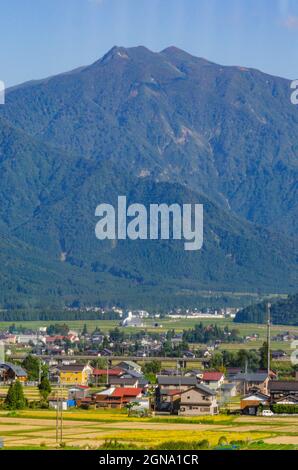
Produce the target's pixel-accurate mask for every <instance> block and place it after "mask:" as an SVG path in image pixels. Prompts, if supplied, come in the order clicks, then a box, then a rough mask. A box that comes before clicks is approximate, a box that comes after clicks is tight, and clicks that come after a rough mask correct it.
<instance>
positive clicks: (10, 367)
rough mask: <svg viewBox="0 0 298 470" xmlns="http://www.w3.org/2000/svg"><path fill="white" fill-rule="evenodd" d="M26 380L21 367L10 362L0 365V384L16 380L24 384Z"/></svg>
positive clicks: (26, 375)
mask: <svg viewBox="0 0 298 470" xmlns="http://www.w3.org/2000/svg"><path fill="white" fill-rule="evenodd" d="M27 379H28V374H27V372H26V371H25V369H23V368H22V367H21V366H18V365H16V364H11V363H10V362H3V363H0V382H5V383H11V382H15V381H16V380H18V381H19V382H22V383H24V382H26V381H27Z"/></svg>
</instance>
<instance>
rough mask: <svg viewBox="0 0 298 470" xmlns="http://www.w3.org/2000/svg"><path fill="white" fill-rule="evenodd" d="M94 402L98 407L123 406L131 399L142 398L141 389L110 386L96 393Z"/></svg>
mask: <svg viewBox="0 0 298 470" xmlns="http://www.w3.org/2000/svg"><path fill="white" fill-rule="evenodd" d="M94 398H95V403H96V406H98V407H104V408H123V407H124V406H125V405H127V403H129V402H131V401H138V399H141V398H142V389H141V388H136V387H111V388H108V389H107V390H103V391H102V392H99V393H96V395H95V397H94Z"/></svg>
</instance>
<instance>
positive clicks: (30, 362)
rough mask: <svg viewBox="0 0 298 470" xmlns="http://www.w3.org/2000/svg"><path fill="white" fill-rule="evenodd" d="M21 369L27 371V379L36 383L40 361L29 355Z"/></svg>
mask: <svg viewBox="0 0 298 470" xmlns="http://www.w3.org/2000/svg"><path fill="white" fill-rule="evenodd" d="M22 366H23V368H24V369H25V370H26V371H27V374H28V379H29V380H33V381H36V380H38V379H39V370H40V367H41V366H40V360H39V359H38V358H37V357H35V356H32V355H31V354H29V355H28V356H27V357H25V359H24V360H23V362H22Z"/></svg>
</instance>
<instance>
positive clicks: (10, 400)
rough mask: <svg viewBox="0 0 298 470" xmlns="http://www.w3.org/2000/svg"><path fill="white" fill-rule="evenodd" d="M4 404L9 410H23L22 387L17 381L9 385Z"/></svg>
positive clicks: (24, 403)
mask: <svg viewBox="0 0 298 470" xmlns="http://www.w3.org/2000/svg"><path fill="white" fill-rule="evenodd" d="M4 403H5V406H6V407H7V408H8V409H10V410H22V409H23V408H25V406H26V398H25V396H24V391H23V386H22V384H21V383H20V382H19V381H18V380H17V381H16V382H15V383H13V384H11V385H10V387H9V389H8V392H7V395H6V398H5V402H4Z"/></svg>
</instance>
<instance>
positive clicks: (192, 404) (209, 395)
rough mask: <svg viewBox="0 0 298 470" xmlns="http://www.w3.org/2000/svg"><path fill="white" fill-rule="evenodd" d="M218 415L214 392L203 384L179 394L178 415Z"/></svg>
mask: <svg viewBox="0 0 298 470" xmlns="http://www.w3.org/2000/svg"><path fill="white" fill-rule="evenodd" d="M214 414H218V404H217V401H216V392H215V391H214V390H211V389H210V388H209V387H207V386H205V385H203V384H197V385H196V386H195V387H192V388H189V389H187V390H184V391H182V392H181V393H180V407H179V415H182V416H198V415H214Z"/></svg>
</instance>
